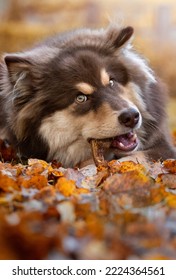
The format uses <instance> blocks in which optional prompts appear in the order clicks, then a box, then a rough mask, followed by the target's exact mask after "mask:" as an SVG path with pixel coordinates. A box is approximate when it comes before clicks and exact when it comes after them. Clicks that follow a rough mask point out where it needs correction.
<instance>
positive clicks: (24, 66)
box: [4, 54, 32, 85]
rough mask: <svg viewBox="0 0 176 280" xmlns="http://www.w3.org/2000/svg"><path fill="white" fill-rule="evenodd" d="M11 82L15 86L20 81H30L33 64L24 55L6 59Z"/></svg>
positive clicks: (11, 56) (10, 56)
mask: <svg viewBox="0 0 176 280" xmlns="http://www.w3.org/2000/svg"><path fill="white" fill-rule="evenodd" d="M4 61H5V64H6V66H7V70H8V74H9V79H10V82H11V83H12V84H13V85H15V84H16V83H17V81H18V80H19V79H26V80H29V76H30V75H29V73H30V68H31V66H32V63H31V62H30V60H29V59H27V58H25V57H23V56H22V55H18V54H17V55H13V54H11V55H9V54H7V55H6V56H5V57H4Z"/></svg>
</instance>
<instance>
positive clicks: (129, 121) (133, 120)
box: [118, 108, 139, 128]
mask: <svg viewBox="0 0 176 280" xmlns="http://www.w3.org/2000/svg"><path fill="white" fill-rule="evenodd" d="M118 119H119V122H120V123H121V124H123V125H125V126H126V127H131V128H134V127H135V125H136V124H137V123H138V121H139V112H138V111H137V110H136V109H134V108H130V109H127V110H125V111H123V113H121V114H120V116H119V117H118Z"/></svg>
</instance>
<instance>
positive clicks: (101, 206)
mask: <svg viewBox="0 0 176 280" xmlns="http://www.w3.org/2000/svg"><path fill="white" fill-rule="evenodd" d="M0 145H1V162H0V248H1V250H0V259H175V258H176V235H175V224H176V160H171V159H170V160H166V161H164V162H163V163H161V162H153V163H151V164H149V165H148V166H145V167H144V166H143V165H142V164H137V163H134V162H132V161H129V162H122V163H120V162H118V161H111V162H109V163H108V164H107V166H106V167H105V166H102V167H101V166H99V167H98V169H96V167H95V166H94V165H90V166H87V167H84V168H82V169H76V168H75V169H71V168H68V169H64V168H63V167H61V165H60V163H58V162H56V161H53V162H51V163H47V162H45V161H42V160H38V159H29V160H28V162H27V163H26V164H25V163H24V162H20V160H19V159H17V156H16V155H15V152H14V150H13V149H12V148H11V147H10V146H9V145H7V143H3V142H2V141H1V143H0ZM10 158H11V161H10V162H9V160H10ZM12 158H13V161H12Z"/></svg>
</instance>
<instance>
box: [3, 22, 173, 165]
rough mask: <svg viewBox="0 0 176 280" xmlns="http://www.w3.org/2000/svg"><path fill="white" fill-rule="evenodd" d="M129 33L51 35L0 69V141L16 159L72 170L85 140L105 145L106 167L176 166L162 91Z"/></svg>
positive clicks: (87, 151) (6, 59)
mask: <svg viewBox="0 0 176 280" xmlns="http://www.w3.org/2000/svg"><path fill="white" fill-rule="evenodd" d="M132 37H133V28H132V27H130V26H127V27H119V26H116V25H115V24H112V25H110V26H108V27H107V28H106V29H100V30H90V29H78V30H74V31H71V32H66V33H62V34H59V35H55V36H53V37H50V38H48V39H45V40H44V41H43V42H42V43H39V44H37V45H35V46H34V47H33V48H32V49H29V50H26V51H24V52H19V53H13V54H5V55H3V56H2V58H1V63H0V105H1V112H0V138H1V139H6V140H7V141H8V142H9V143H11V145H13V146H14V147H15V148H16V149H17V150H18V151H19V154H20V155H21V156H24V157H27V158H29V157H36V158H40V159H45V160H47V161H51V160H52V159H56V160H58V161H60V162H61V163H62V164H63V166H65V167H74V166H76V165H79V164H80V163H81V162H86V161H89V160H91V159H92V152H91V147H90V143H89V142H90V139H105V140H106V139H109V141H110V147H109V150H108V151H107V152H106V157H107V158H108V159H112V158H116V159H119V160H121V159H129V158H130V159H132V160H136V159H137V160H138V161H140V160H141V161H142V160H143V159H145V160H146V159H147V160H164V159H167V158H176V152H175V149H174V147H173V146H172V144H171V140H170V138H169V132H168V128H167V119H166V113H165V102H166V99H165V96H166V94H165V87H164V86H163V85H162V83H161V82H160V81H159V79H158V78H157V77H156V75H155V74H154V72H153V71H152V70H151V69H150V67H149V66H148V64H147V62H146V61H145V60H144V58H142V57H141V56H140V55H139V54H137V52H136V51H135V50H133V47H132V46H131V39H132Z"/></svg>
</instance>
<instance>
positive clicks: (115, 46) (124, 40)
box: [105, 25, 133, 52]
mask: <svg viewBox="0 0 176 280" xmlns="http://www.w3.org/2000/svg"><path fill="white" fill-rule="evenodd" d="M132 35H133V27H131V26H128V27H125V28H119V27H118V26H117V25H110V26H109V28H108V29H107V33H106V39H105V40H106V46H107V47H109V48H110V49H111V51H113V52H116V51H119V49H121V48H122V47H124V46H125V45H127V44H129V41H130V39H131V37H132Z"/></svg>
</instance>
